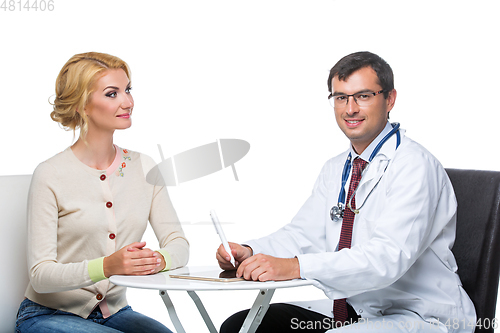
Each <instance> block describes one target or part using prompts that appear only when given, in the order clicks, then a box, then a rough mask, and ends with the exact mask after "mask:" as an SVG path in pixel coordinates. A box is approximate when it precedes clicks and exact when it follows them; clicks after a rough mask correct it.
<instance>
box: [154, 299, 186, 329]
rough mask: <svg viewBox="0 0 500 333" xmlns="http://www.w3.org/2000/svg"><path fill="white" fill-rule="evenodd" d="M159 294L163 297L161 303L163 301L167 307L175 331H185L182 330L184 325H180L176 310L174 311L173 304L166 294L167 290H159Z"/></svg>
mask: <svg viewBox="0 0 500 333" xmlns="http://www.w3.org/2000/svg"><path fill="white" fill-rule="evenodd" d="M160 296H161V298H162V299H163V303H165V306H166V307H167V310H168V315H169V316H170V320H172V323H173V324H174V327H175V330H176V331H177V333H186V331H184V327H182V324H181V321H180V320H179V317H178V316H177V312H175V307H174V304H173V303H172V300H171V299H170V297H169V296H168V293H167V291H166V290H160Z"/></svg>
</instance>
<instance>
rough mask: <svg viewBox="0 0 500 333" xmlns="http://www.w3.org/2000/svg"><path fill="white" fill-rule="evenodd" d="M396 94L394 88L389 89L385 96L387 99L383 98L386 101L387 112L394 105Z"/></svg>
mask: <svg viewBox="0 0 500 333" xmlns="http://www.w3.org/2000/svg"><path fill="white" fill-rule="evenodd" d="M397 95H398V92H397V91H396V89H392V90H391V91H389V96H387V99H386V100H385V101H386V103H387V113H389V112H390V111H391V110H392V108H393V107H394V104H395V103H396V97H397Z"/></svg>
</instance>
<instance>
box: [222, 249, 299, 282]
mask: <svg viewBox="0 0 500 333" xmlns="http://www.w3.org/2000/svg"><path fill="white" fill-rule="evenodd" d="M221 267H222V266H221ZM236 276H237V277H241V276H242V277H243V278H244V279H245V280H253V281H283V280H292V279H300V266H299V260H298V259H297V258H276V257H273V256H269V255H265V254H260V253H259V254H256V255H254V256H252V257H250V258H248V259H246V260H245V261H244V262H242V263H241V264H240V265H239V267H238V270H237V272H236Z"/></svg>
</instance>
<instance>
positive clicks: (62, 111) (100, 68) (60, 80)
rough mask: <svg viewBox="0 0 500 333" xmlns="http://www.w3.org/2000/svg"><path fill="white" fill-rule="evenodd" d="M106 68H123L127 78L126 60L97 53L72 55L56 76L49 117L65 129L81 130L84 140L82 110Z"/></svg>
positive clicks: (128, 71)
mask: <svg viewBox="0 0 500 333" xmlns="http://www.w3.org/2000/svg"><path fill="white" fill-rule="evenodd" d="M109 69H123V71H124V72H125V74H126V75H127V77H128V79H129V80H130V69H129V67H128V65H127V63H126V62H125V61H123V60H121V59H120V58H118V57H115V56H112V55H109V54H106V53H98V52H87V53H81V54H75V55H74V56H72V57H71V59H69V60H68V62H66V64H65V65H64V66H63V68H62V69H61V71H60V72H59V75H58V76H57V79H56V98H55V100H54V102H53V103H51V104H52V105H53V107H54V110H53V111H52V112H51V113H50V117H51V118H52V120H54V121H56V122H58V123H60V124H61V125H62V126H63V127H64V129H65V130H68V131H69V130H73V134H74V133H75V130H76V129H77V128H79V129H80V138H81V139H83V140H84V141H85V137H86V135H87V132H88V118H87V116H86V115H85V112H84V111H83V110H84V108H85V106H86V105H87V103H88V102H89V101H90V95H91V94H92V92H93V91H94V86H95V83H96V82H97V80H98V79H99V78H101V77H102V76H103V75H104V73H105V71H107V70H109Z"/></svg>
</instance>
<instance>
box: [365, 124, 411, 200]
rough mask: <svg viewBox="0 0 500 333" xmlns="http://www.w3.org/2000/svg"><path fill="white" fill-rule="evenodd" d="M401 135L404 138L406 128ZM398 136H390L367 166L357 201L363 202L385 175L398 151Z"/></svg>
mask: <svg viewBox="0 0 500 333" xmlns="http://www.w3.org/2000/svg"><path fill="white" fill-rule="evenodd" d="M400 135H401V139H402V138H403V136H404V130H400ZM396 136H397V135H396V134H394V135H393V136H392V137H390V138H389V140H387V142H386V143H385V144H384V145H383V146H382V147H381V148H380V151H379V152H378V153H377V155H376V156H375V157H374V158H373V160H372V161H371V162H370V163H369V164H368V165H367V166H366V169H365V171H364V172H363V175H362V177H361V181H360V182H359V185H358V190H357V191H356V202H357V203H359V204H362V203H363V202H364V201H365V199H366V197H367V196H368V194H369V193H370V192H371V191H372V190H373V188H374V187H375V186H376V185H377V183H378V182H379V181H380V179H381V178H382V177H383V176H384V173H385V171H386V169H387V167H388V165H389V163H390V161H391V160H392V158H393V157H394V154H395V153H396V142H397V137H396ZM359 204H358V205H359ZM358 205H357V207H358ZM358 208H359V207H358Z"/></svg>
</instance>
